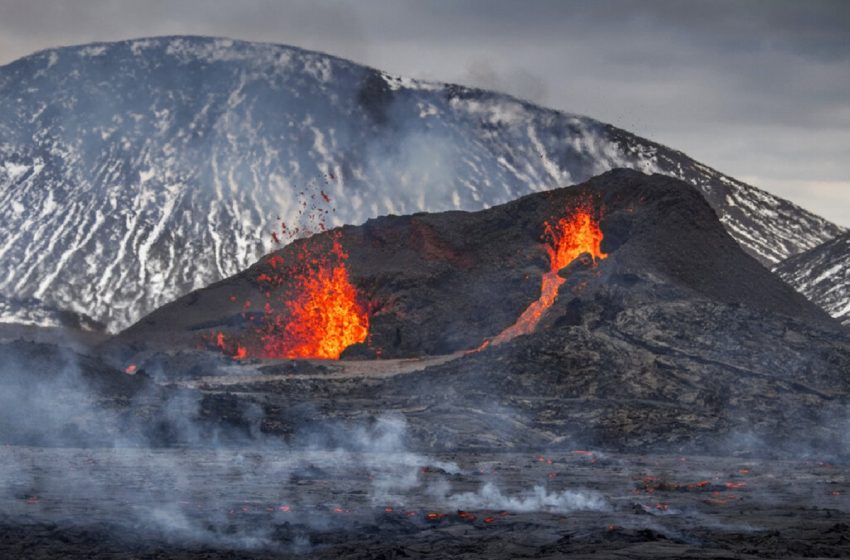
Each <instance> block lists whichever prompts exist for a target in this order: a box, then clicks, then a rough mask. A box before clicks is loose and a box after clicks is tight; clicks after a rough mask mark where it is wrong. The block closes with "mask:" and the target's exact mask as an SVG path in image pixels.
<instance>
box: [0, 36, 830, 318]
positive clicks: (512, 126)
mask: <svg viewBox="0 0 850 560" xmlns="http://www.w3.org/2000/svg"><path fill="white" fill-rule="evenodd" d="M0 105H2V106H3V107H8V108H10V110H7V111H3V112H2V114H0V135H1V136H2V143H0V199H2V200H3V204H2V205H0V220H2V222H3V223H4V224H5V225H6V227H5V228H4V229H3V231H2V232H0V267H2V269H3V270H5V271H6V273H5V274H4V275H3V277H2V278H0V297H2V298H3V301H4V302H7V303H6V304H0V313H2V315H0V320H2V321H3V322H26V323H30V324H41V325H56V324H61V323H62V322H63V321H62V315H61V314H60V313H57V311H56V310H66V311H68V312H72V313H74V314H76V315H79V316H81V317H87V318H88V319H87V320H86V322H90V323H92V324H100V325H102V326H104V327H105V328H106V329H107V330H108V331H109V332H112V333H114V332H117V331H118V330H121V329H123V328H125V327H127V326H129V325H130V324H132V323H134V322H136V321H137V320H138V319H140V318H141V317H142V316H143V315H145V314H148V313H150V312H152V311H153V310H154V309H156V308H157V307H159V306H161V305H163V304H166V303H168V302H170V301H173V300H174V299H176V298H178V297H180V296H182V295H185V294H186V293H189V292H191V291H192V290H195V289H198V288H201V287H203V286H206V285H208V284H210V283H212V282H214V281H217V280H221V279H224V278H227V277H229V276H231V275H233V274H235V273H236V272H238V271H240V270H243V269H244V268H246V267H247V266H249V265H250V264H251V263H253V262H254V261H256V259H257V258H259V257H260V256H261V255H262V254H264V253H266V252H268V251H269V250H270V248H271V247H272V245H271V234H272V233H273V232H276V231H278V229H279V228H278V225H279V222H280V221H284V222H286V223H287V224H289V225H290V226H291V227H292V228H293V229H294V228H297V227H298V226H302V229H303V226H305V225H314V224H311V223H310V222H311V221H312V220H314V219H317V218H318V219H321V220H323V221H324V222H326V225H327V226H328V227H332V226H339V225H342V224H359V223H363V222H364V221H365V220H367V219H369V218H374V217H377V216H380V215H383V214H409V213H413V212H419V211H430V212H437V211H444V210H453V209H459V210H480V209H483V208H487V207H490V206H495V205H498V204H503V203H506V202H508V201H511V200H514V199H515V198H517V197H519V196H523V195H526V194H529V193H534V192H540V191H545V190H550V189H553V188H558V187H562V186H566V185H570V184H575V183H579V182H582V181H584V180H586V179H588V178H590V177H591V176H593V175H597V174H599V173H602V172H604V171H607V170H609V169H612V168H615V167H630V168H633V169H638V170H641V171H645V172H647V173H653V172H658V173H663V174H667V175H671V176H675V177H678V178H680V179H683V180H685V181H687V182H688V183H690V184H691V185H693V186H695V187H697V188H698V189H699V190H700V192H701V193H702V194H703V195H704V196H705V197H706V199H707V200H708V202H709V204H710V205H711V206H712V207H713V208H714V210H715V211H716V212H717V214H718V216H719V217H720V219H721V223H722V224H723V226H724V227H725V228H726V229H727V231H728V232H729V233H730V234H731V235H732V236H733V237H734V238H735V239H736V240H737V241H738V242H739V243H740V244H741V246H742V247H743V248H744V250H745V251H746V252H748V253H749V254H751V255H753V256H755V257H756V258H757V259H759V260H760V261H761V262H762V263H763V264H766V265H772V264H775V263H778V262H779V261H782V260H784V259H786V258H788V257H790V256H792V255H794V254H797V253H800V252H802V251H804V250H807V249H810V248H812V247H814V246H816V245H819V244H820V243H823V242H824V241H827V240H828V239H831V238H833V237H835V236H836V235H838V234H840V233H841V232H842V229H841V228H840V227H838V226H836V225H834V224H831V223H829V222H828V221H826V220H824V219H822V218H819V217H818V216H815V215H813V214H811V213H809V212H807V211H805V210H803V209H801V208H799V207H797V206H795V205H793V204H791V203H790V202H788V201H785V200H782V199H780V198H777V197H775V196H772V195H770V194H768V193H766V192H764V191H761V190H759V189H757V188H755V187H752V186H749V185H746V184H744V183H742V182H740V181H737V180H735V179H733V178H731V177H727V176H725V175H723V174H722V173H720V172H718V171H716V170H713V169H711V168H709V167H706V166H704V165H702V164H700V163H698V162H696V161H694V160H692V159H691V158H689V157H687V156H686V155H685V154H683V153H681V152H678V151H676V150H674V149H670V148H667V147H665V146H662V145H659V144H657V143H655V142H652V141H650V140H646V139H644V138H640V137H638V136H635V135H634V134H631V133H629V132H627V131H625V130H621V129H618V128H616V127H613V126H610V125H607V124H604V123H601V122H598V121H596V120H593V119H591V118H588V117H584V116H579V115H573V114H569V113H565V112H561V111H556V110H552V109H546V108H543V107H539V106H536V105H533V104H531V103H528V102H525V101H522V100H519V99H515V98H512V97H510V96H507V95H503V94H499V93H494V92H488V91H482V90H478V89H473V88H468V87H463V86H458V85H451V84H443V83H429V82H423V81H418V80H412V79H407V78H401V77H397V76H391V75H388V74H386V73H384V72H381V71H379V70H375V69H371V68H366V67H363V66H360V65H357V64H355V63H353V62H349V61H346V60H342V59H339V58H336V57H332V56H328V55H324V54H321V53H317V52H310V51H305V50H301V49H298V48H294V47H288V46H282V45H270V44H260V43H247V42H241V41H231V40H225V39H215V38H205V37H162V38H152V39H139V40H132V41H121V42H116V43H98V44H91V45H83V46H77V47H68V48H60V49H50V50H46V51H42V52H39V53H36V54H33V55H31V56H28V57H25V58H22V59H20V60H18V61H15V62H13V63H11V64H8V65H6V66H3V67H2V68H0ZM323 196H324V197H326V198H327V199H328V200H329V201H330V204H327V203H325V202H324V201H323ZM305 209H306V210H307V211H305ZM534 227H535V228H539V224H535V226H534ZM533 236H534V237H535V238H536V237H537V236H539V230H538V229H535V230H534V232H533ZM285 241H288V240H285ZM36 304H38V305H39V306H43V307H44V310H43V311H39V310H36V309H33V306H34V305H36Z"/></svg>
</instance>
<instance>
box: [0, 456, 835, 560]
mask: <svg viewBox="0 0 850 560" xmlns="http://www.w3.org/2000/svg"><path fill="white" fill-rule="evenodd" d="M0 473H2V477H3V488H4V492H3V494H2V495H0V504H2V506H0V509H2V511H3V512H4V514H3V519H2V526H1V527H2V528H0V553H1V554H2V556H3V557H4V558H60V557H61V558H89V557H103V558H106V557H108V558H272V557H280V556H287V555H298V556H305V557H316V558H336V557H341V556H345V557H351V558H446V557H449V556H451V557H462V558H472V557H476V558H556V557H561V556H563V555H566V554H569V555H571V556H574V557H577V558H597V557H617V558H655V557H676V558H757V557H758V558H775V557H821V558H842V557H843V558H846V557H848V556H850V538H848V531H850V495H848V491H850V474H848V470H847V465H840V464H832V463H827V462H821V461H816V460H805V461H803V460H800V461H765V460H759V459H753V458H744V457H708V456H688V457H684V456H675V455H657V456H656V455H625V454H605V453H600V452H594V451H588V450H572V451H565V452H557V453H551V454H545V453H544V454H539V455H538V454H486V453H482V454H440V455H433V456H425V455H418V454H415V453H410V452H405V451H395V450H393V451H389V450H388V451H386V452H379V451H370V452H349V451H344V450H336V451H310V450H300V451H294V450H273V449H266V450H261V451H260V450H256V449H249V450H236V449H230V450H188V449H129V448H125V449H121V448H116V449H49V448H31V447H17V446H5V447H3V449H2V452H0Z"/></svg>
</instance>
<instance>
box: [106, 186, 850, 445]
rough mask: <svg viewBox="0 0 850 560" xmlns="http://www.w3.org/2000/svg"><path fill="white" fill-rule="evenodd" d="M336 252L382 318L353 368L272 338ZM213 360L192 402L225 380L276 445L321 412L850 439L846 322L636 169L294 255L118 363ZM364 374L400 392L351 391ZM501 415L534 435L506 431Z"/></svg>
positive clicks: (655, 437) (616, 437)
mask: <svg viewBox="0 0 850 560" xmlns="http://www.w3.org/2000/svg"><path fill="white" fill-rule="evenodd" d="M336 244H339V245H340V246H341V247H342V248H344V251H345V255H346V258H345V260H344V263H345V271H346V275H347V279H348V280H349V281H350V284H351V286H352V288H353V290H354V292H355V294H356V297H355V299H356V301H357V305H358V306H362V309H365V310H367V311H368V334H367V335H366V337H365V340H364V341H363V342H354V343H352V344H350V345H349V346H347V347H346V348H345V349H344V350H343V351H342V352H341V355H340V357H341V358H342V360H340V361H322V360H319V361H316V360H307V361H306V362H304V361H299V360H295V361H292V360H287V359H286V358H287V357H288V356H281V355H269V354H268V353H267V352H266V350H265V349H266V348H267V346H266V341H267V337H269V336H277V337H279V338H280V340H281V341H282V344H287V343H288V342H287V337H288V336H290V335H291V334H292V332H294V331H293V330H292V329H289V330H287V328H286V325H289V324H290V323H291V322H292V321H293V320H295V319H293V315H292V314H291V313H290V314H289V315H287V313H286V311H285V309H284V310H283V311H281V312H275V311H273V312H271V313H270V314H269V313H268V308H267V307H266V308H265V310H264V306H262V305H260V304H258V303H254V302H264V301H267V302H268V301H272V302H273V301H277V300H279V299H283V300H284V301H288V300H292V299H293V298H296V299H297V298H298V297H299V290H301V289H302V288H303V285H304V284H303V272H302V268H303V263H304V261H305V255H309V256H310V257H309V258H308V261H309V262H312V261H311V260H310V259H313V258H315V257H316V256H321V255H328V254H332V253H333V247H334V246H335V245H336ZM559 255H561V257H563V259H561V260H559ZM271 278H273V279H274V281H273V282H270V281H269V279H271ZM554 278H557V280H554ZM245 302H252V303H251V305H246V303H245ZM529 310H533V311H534V315H535V316H534V319H533V321H526V319H525V318H527V316H528V314H529ZM296 319H297V318H296ZM280 325H284V328H280V329H278V330H277V331H275V330H274V329H275V327H279V326H280ZM517 325H521V326H520V327H517ZM505 333H508V334H507V335H506V334H505ZM217 337H220V338H221V339H223V340H224V341H233V343H234V344H236V345H237V346H238V347H239V348H243V349H244V353H242V352H240V353H239V354H238V355H237V354H236V353H234V352H233V351H231V350H229V349H227V348H217V345H216V344H214V343H212V344H211V343H210V341H214V340H215V339H216V338H217ZM201 350H203V351H204V352H213V353H218V354H219V355H220V356H221V359H222V360H223V365H222V366H221V367H220V368H218V370H216V368H212V369H209V370H207V371H206V372H205V374H204V377H203V379H202V380H197V372H196V373H195V374H188V376H189V378H192V377H194V378H195V379H196V380H195V381H189V382H188V383H189V385H190V386H193V387H206V388H208V389H210V390H211V391H212V393H217V391H218V390H219V389H216V387H219V388H221V387H223V386H222V385H221V383H225V386H226V387H227V388H228V391H230V390H235V391H237V392H238V393H239V394H240V395H241V397H240V398H246V399H248V400H249V401H252V402H254V404H257V405H258V406H261V407H263V409H264V410H265V411H266V413H267V416H266V418H267V423H266V424H265V428H264V429H267V430H269V431H272V432H274V431H283V432H286V431H287V430H291V429H292V427H293V425H295V424H298V423H301V422H304V418H301V417H299V416H298V415H297V414H295V413H294V412H292V411H295V410H298V409H299V407H298V403H299V402H302V401H303V400H304V399H307V400H308V401H309V402H311V403H314V404H315V405H316V406H317V407H318V409H319V410H320V411H321V412H319V413H317V414H319V417H321V418H325V419H327V418H335V419H338V420H339V419H345V418H352V417H358V416H360V415H362V414H364V413H366V412H368V411H371V413H377V412H378V410H399V411H409V410H422V411H424V410H427V413H425V412H422V413H407V414H406V415H407V416H408V418H409V419H410V420H411V423H412V425H413V426H414V428H415V432H416V434H417V437H418V438H419V439H418V441H419V444H420V445H426V446H431V445H432V446H436V447H438V448H442V447H445V446H453V445H464V446H468V447H471V448H480V447H484V448H487V447H489V446H492V445H493V444H494V441H496V440H498V441H500V442H502V444H503V445H508V446H520V445H530V444H531V443H532V442H533V443H534V444H535V445H540V446H549V445H556V444H558V443H559V442H560V443H562V444H563V443H564V442H576V443H577V442H583V443H587V442H590V443H592V444H594V445H604V446H611V447H614V448H628V449H633V448H636V447H639V448H647V447H648V446H649V447H651V446H656V447H658V448H665V449H669V448H673V449H676V450H677V451H679V450H682V449H685V448H689V449H694V448H700V449H706V448H708V447H707V446H714V448H717V449H721V448H722V447H723V446H724V445H727V444H730V442H732V441H733V440H734V439H735V438H736V437H738V436H740V437H744V436H746V437H747V438H751V439H753V440H758V441H763V442H764V445H765V446H783V445H784V446H786V448H787V446H795V445H801V446H802V445H816V444H824V445H827V444H828V445H833V443H834V442H835V441H837V440H836V439H835V438H839V439H841V438H843V435H839V434H838V432H836V431H835V430H837V429H839V428H838V426H843V424H841V423H838V424H835V423H834V422H832V421H831V420H830V419H834V418H841V417H843V416H842V415H843V414H844V413H845V411H846V406H847V395H848V388H850V387H848V383H850V380H848V379H847V377H846V375H844V374H843V372H846V371H848V368H850V346H848V338H847V336H846V332H844V331H843V329H842V328H841V325H840V324H839V323H838V322H836V321H835V320H834V319H832V318H830V317H829V316H828V315H827V314H826V313H825V312H824V311H822V310H821V309H820V308H818V307H817V306H815V305H814V304H812V303H811V302H809V301H808V300H806V299H805V298H804V297H803V296H802V295H801V294H798V293H797V292H795V291H794V290H793V289H792V288H791V287H790V286H788V285H786V284H785V283H784V282H782V281H781V280H780V279H779V278H777V277H776V276H774V275H773V274H771V273H770V272H769V271H768V270H767V269H765V268H764V267H763V266H762V265H761V264H760V263H759V262H758V261H757V260H755V259H754V258H752V257H751V256H749V255H747V254H746V253H745V252H744V251H743V250H742V249H741V248H740V246H739V245H738V244H737V243H736V242H735V241H734V240H733V239H732V238H731V237H730V236H729V234H728V233H727V232H726V231H725V230H724V228H723V227H722V225H721V223H720V221H719V220H718V218H717V215H716V214H715V212H714V211H713V210H712V208H711V207H710V206H709V205H708V204H707V203H706V201H705V199H704V198H703V197H702V196H701V195H700V193H699V192H698V191H696V190H695V189H694V188H693V187H691V186H689V185H687V184H686V183H684V182H682V181H679V180H676V179H673V178H669V177H666V176H662V175H653V176H647V175H644V174H642V173H639V172H635V171H629V170H614V171H611V172H608V173H605V174H603V175H601V176H598V177H595V178H593V179H591V180H590V181H587V182H585V183H583V184H581V185H577V186H575V187H570V188H565V189H556V190H553V191H550V192H546V193H540V194H534V195H529V196H526V197H523V198H521V199H519V200H516V201H514V202H510V203H508V204H505V205H502V206H497V207H494V208H491V209H488V210H483V211H480V212H444V213H438V214H415V215H411V216H400V217H397V216H388V217H383V218H378V219H373V220H369V221H368V222H366V223H365V224H364V225H362V226H346V227H342V228H339V229H337V230H333V231H330V232H327V233H323V234H318V235H316V236H313V237H311V238H307V239H302V240H298V241H295V242H294V243H292V244H290V245H289V246H287V247H285V248H283V249H281V250H279V251H277V252H274V253H271V254H269V255H267V256H265V257H263V258H262V259H261V260H260V261H258V262H257V263H255V264H254V265H253V266H251V267H249V268H248V269H246V270H245V271H243V272H241V273H239V274H237V275H235V276H233V277H231V278H228V279H225V280H223V281H221V282H218V283H216V284H213V285H212V286H210V287H208V288H204V289H202V290H198V291H196V292H193V293H191V294H189V295H187V296H185V297H183V298H181V299H179V300H177V301H175V302H173V303H171V304H169V305H166V306H164V307H163V308H161V309H159V310H157V311H156V312H154V313H152V314H150V315H148V316H147V317H145V318H144V319H143V320H141V321H140V322H138V323H137V324H135V325H133V326H132V327H130V328H129V329H127V330H126V331H124V332H122V333H120V334H119V335H117V336H116V337H114V338H113V339H112V340H111V341H109V342H108V343H107V344H106V345H105V346H104V351H105V352H107V353H109V354H110V355H112V356H113V357H114V358H113V359H115V360H118V361H119V362H122V363H123V362H127V361H132V362H134V363H140V364H143V365H144V366H145V367H147V368H148V369H160V370H162V371H166V372H169V375H171V376H172V378H173V379H177V378H180V377H181V376H182V377H183V378H184V379H185V377H186V376H185V375H183V374H181V373H179V370H180V369H181V368H180V366H179V363H180V361H181V360H185V359H186V358H185V353H186V352H198V351H201ZM289 357H291V356H289ZM299 357H304V356H303V355H300V356H299ZM312 357H313V358H320V357H323V356H321V355H319V354H316V355H314V356H312ZM376 358H381V359H378V360H376ZM405 360H407V362H405ZM410 360H413V362H416V361H417V360H419V365H418V366H417V367H410V364H411V363H412V362H410ZM228 363H229V365H227V364H228ZM299 363H300V364H301V365H298V364H299ZM358 363H361V364H362V365H360V366H357V364H358ZM369 364H372V365H373V366H374V368H376V370H375V371H378V370H380V371H383V372H384V373H382V374H380V375H378V376H377V377H375V376H374V375H369V374H362V375H360V376H359V377H358V376H356V375H355V378H359V379H361V382H357V381H355V380H352V379H348V378H347V377H346V375H345V372H346V371H350V370H352V368H353V370H358V368H359V371H361V372H362V371H366V370H368V369H369V367H371V366H370V365H369ZM317 368H318V369H317ZM393 368H397V369H395V370H394V369H393ZM415 370H420V371H415ZM334 371H337V372H338V374H333V372H334ZM299 372H301V374H304V376H303V377H300V376H299ZM321 372H326V374H322V373H321ZM396 373H398V374H396ZM364 376H365V377H364ZM252 395H253V396H252ZM322 403H324V404H322ZM331 403H333V404H331ZM494 407H495V408H494ZM469 410H480V411H482V412H481V413H480V415H472V417H470V414H469V413H468V411H469ZM498 410H509V411H511V413H510V414H508V416H514V415H515V416H516V417H518V418H522V420H516V421H514V422H511V423H505V424H500V423H499V422H498V418H499V417H500V416H504V414H502V413H499V412H494V411H498ZM288 414H295V416H292V417H289V416H288ZM505 414H507V413H505ZM478 422H484V423H485V425H479V424H477V423H478ZM517 422H519V426H518V425H517ZM577 426H580V429H579V430H576V427H577ZM829 442H833V443H829ZM777 448H778V447H777Z"/></svg>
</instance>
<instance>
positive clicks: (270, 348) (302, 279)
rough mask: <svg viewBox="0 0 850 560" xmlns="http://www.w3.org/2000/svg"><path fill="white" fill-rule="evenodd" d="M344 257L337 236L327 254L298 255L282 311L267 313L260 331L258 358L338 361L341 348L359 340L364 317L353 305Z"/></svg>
mask: <svg viewBox="0 0 850 560" xmlns="http://www.w3.org/2000/svg"><path fill="white" fill-rule="evenodd" d="M347 258H348V254H347V253H346V252H345V251H344V250H343V248H342V245H341V244H340V242H339V239H338V238H337V237H334V238H333V240H332V246H331V249H330V251H329V252H326V253H322V254H320V255H318V256H317V255H316V252H312V251H311V252H309V253H307V254H302V255H301V256H300V259H299V260H301V261H302V262H301V263H300V264H301V265H302V266H299V271H298V272H297V273H296V274H295V276H294V280H295V290H294V297H292V298H291V299H287V300H285V301H284V302H283V305H284V307H285V308H286V312H285V313H279V314H277V313H271V314H269V313H268V311H269V310H270V306H267V308H266V309H267V313H266V319H267V323H266V325H265V327H264V328H263V329H262V333H261V339H262V342H263V354H264V355H265V356H266V357H269V358H324V359H331V360H336V359H339V356H340V354H342V352H343V350H345V349H346V348H348V347H349V346H351V345H352V344H357V343H360V342H364V341H365V340H366V337H367V336H368V334H369V314H368V313H367V312H366V310H365V309H364V308H363V306H361V305H360V304H359V303H358V301H357V290H356V289H355V287H354V286H353V285H352V284H351V282H350V280H349V277H348V269H347V268H346V266H345V260H346V259H347Z"/></svg>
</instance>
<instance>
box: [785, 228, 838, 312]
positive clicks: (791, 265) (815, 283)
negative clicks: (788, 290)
mask: <svg viewBox="0 0 850 560" xmlns="http://www.w3.org/2000/svg"><path fill="white" fill-rule="evenodd" d="M774 272H776V273H777V274H779V276H781V277H782V279H783V280H785V281H786V282H787V283H789V284H791V285H792V286H793V287H794V288H796V289H797V291H798V292H800V293H802V294H803V295H804V296H806V297H807V298H809V300H811V301H813V302H814V303H816V304H818V305H819V306H820V307H821V308H822V309H824V310H826V311H827V313H829V314H830V315H832V316H833V317H835V318H836V319H838V320H839V321H841V322H842V323H843V324H845V325H847V326H850V232H847V233H844V234H842V235H839V236H838V237H836V238H835V239H832V240H830V241H827V242H826V243H823V244H821V245H818V246H817V247H815V248H813V249H809V250H808V251H805V252H804V253H800V254H799V255H795V256H793V257H791V258H790V259H788V260H786V261H784V262H782V263H780V264H779V265H778V266H777V267H776V268H774Z"/></svg>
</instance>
